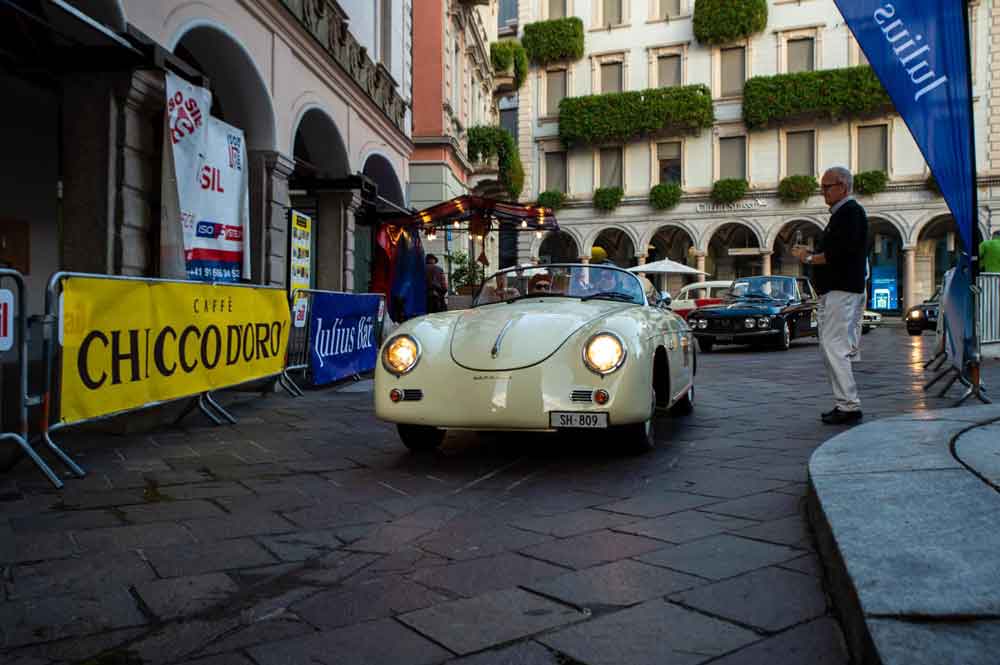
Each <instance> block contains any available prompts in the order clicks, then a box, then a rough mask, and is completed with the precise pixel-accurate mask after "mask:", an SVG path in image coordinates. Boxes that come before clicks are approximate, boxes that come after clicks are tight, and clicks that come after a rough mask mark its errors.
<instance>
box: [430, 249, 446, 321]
mask: <svg viewBox="0 0 1000 665" xmlns="http://www.w3.org/2000/svg"><path fill="white" fill-rule="evenodd" d="M425 273H426V275H427V313H428V314H433V313H434V312H443V311H445V310H447V309H448V305H447V301H446V300H445V295H446V294H447V293H448V278H447V277H446V276H445V274H444V270H443V269H442V268H441V266H439V265H438V258H437V257H436V256H434V255H433V254H428V255H427V259H426V269H425Z"/></svg>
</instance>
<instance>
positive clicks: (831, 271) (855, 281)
mask: <svg viewBox="0 0 1000 665" xmlns="http://www.w3.org/2000/svg"><path fill="white" fill-rule="evenodd" d="M821 182H822V184H821V186H822V189H823V198H824V200H825V201H826V204H827V205H828V206H830V223H829V224H828V225H827V227H826V229H825V230H824V231H823V234H822V235H821V236H820V240H819V244H818V246H817V249H818V250H819V251H818V252H817V253H815V254H814V253H812V252H810V250H809V248H808V247H803V246H801V245H800V246H796V247H794V248H792V254H793V255H794V256H795V257H796V258H798V259H799V260H800V261H801V262H802V263H804V264H806V265H811V266H814V270H813V281H814V282H815V284H814V285H815V287H816V291H817V293H819V294H820V299H819V306H818V308H817V310H816V315H817V318H818V319H819V321H818V323H819V344H820V350H821V353H822V355H823V362H824V364H825V365H826V373H827V377H828V378H829V380H830V385H831V387H832V388H833V396H834V401H835V406H834V408H833V410H832V411H828V412H826V413H824V414H822V416H821V418H822V420H823V422H824V423H826V424H828V425H845V424H850V423H856V422H858V421H860V420H861V417H862V413H861V400H860V398H859V397H858V384H857V382H856V381H855V380H854V371H853V369H852V367H851V364H852V363H853V362H855V361H856V360H857V359H858V358H859V350H858V347H859V345H860V343H861V334H860V332H861V319H862V316H863V315H864V309H865V279H866V270H867V264H868V252H867V247H868V214H867V213H866V212H865V209H864V207H862V206H861V204H860V203H858V202H857V201H855V200H854V197H853V196H851V193H852V191H853V188H854V177H853V176H852V175H851V172H850V171H849V170H847V169H845V168H843V167H839V166H835V167H833V168H831V169H829V170H828V171H827V172H826V173H824V174H823V179H822V181H821Z"/></svg>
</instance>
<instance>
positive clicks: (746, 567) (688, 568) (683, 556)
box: [637, 534, 802, 580]
mask: <svg viewBox="0 0 1000 665" xmlns="http://www.w3.org/2000/svg"><path fill="white" fill-rule="evenodd" d="M801 555H802V550H797V549H792V548H790V547H785V546H784V545H772V544H770V543H762V542H758V541H755V540H750V539H748V538H739V537H737V536H732V535H729V534H719V535H716V536H711V537H709V538H704V539H702V540H696V541H693V542H690V543H687V544H685V545H677V546H675V547H671V548H669V549H663V550H660V551H658V552H653V553H651V554H645V555H642V556H640V557H637V558H638V559H639V560H640V561H644V562H646V563H651V564H653V565H656V566H665V567H667V568H672V569H674V570H679V571H682V572H685V573H689V574H691V575H698V576H699V577H705V578H708V579H712V580H721V579H725V578H727V577H732V576H734V575H739V574H741V573H747V572H750V571H752V570H756V569H758V568H763V567H765V566H772V565H774V564H778V563H782V562H784V561H788V560H789V559H795V558H797V557H799V556H801Z"/></svg>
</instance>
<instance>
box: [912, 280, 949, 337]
mask: <svg viewBox="0 0 1000 665" xmlns="http://www.w3.org/2000/svg"><path fill="white" fill-rule="evenodd" d="M940 301H941V288H940V287H938V290H937V291H935V292H934V295H932V296H931V297H930V298H928V299H927V300H925V301H923V302H922V303H920V304H919V305H914V306H913V307H911V308H909V309H908V310H906V316H905V317H903V318H904V320H905V321H906V332H908V333H910V334H911V335H920V334H922V333H923V332H924V331H925V330H935V329H937V321H938V312H939V311H940V308H941V302H940Z"/></svg>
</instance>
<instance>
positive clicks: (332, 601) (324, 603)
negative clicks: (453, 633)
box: [291, 576, 448, 630]
mask: <svg viewBox="0 0 1000 665" xmlns="http://www.w3.org/2000/svg"><path fill="white" fill-rule="evenodd" d="M446 600H448V597H447V596H444V595H442V594H440V593H436V592H434V591H431V590H430V589H428V588H427V587H424V586H421V585H419V584H416V583H414V582H410V581H408V580H405V579H403V578H401V577H397V576H385V577H381V578H375V579H371V580H365V581H363V582H361V583H358V584H353V585H350V586H348V587H341V588H338V589H337V590H334V591H324V592H321V593H318V594H316V595H313V596H311V597H309V598H308V599H306V600H304V601H302V602H300V603H296V604H294V605H292V606H291V609H292V610H293V611H294V612H295V613H296V614H297V615H298V616H300V617H302V618H303V619H305V620H306V621H308V622H309V623H311V624H312V625H314V626H316V627H317V628H320V629H323V630H327V629H330V628H340V627H342V626H351V625H354V624H358V623H362V622H364V621H370V620H372V619H381V618H385V617H391V616H395V615H397V614H402V613H404V612H412V611H414V610H418V609H421V608H424V607H429V606H431V605H434V604H436V603H442V602H444V601H446Z"/></svg>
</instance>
